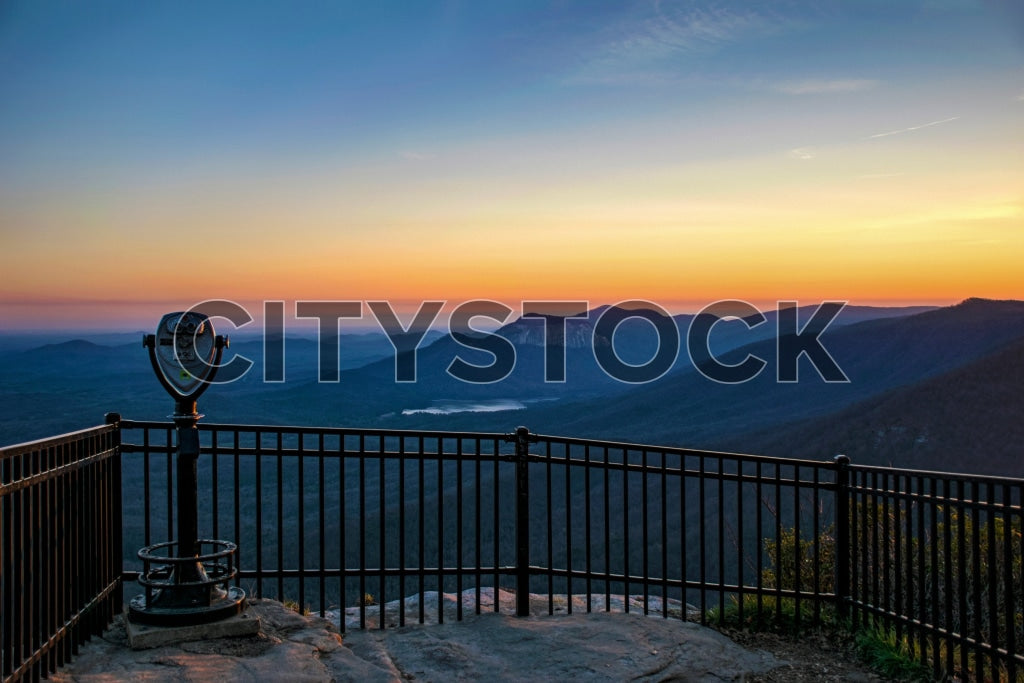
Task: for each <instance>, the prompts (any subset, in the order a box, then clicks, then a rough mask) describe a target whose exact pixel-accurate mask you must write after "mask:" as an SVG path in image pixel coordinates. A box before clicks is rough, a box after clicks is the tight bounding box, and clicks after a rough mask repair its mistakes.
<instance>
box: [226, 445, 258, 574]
mask: <svg viewBox="0 0 1024 683" xmlns="http://www.w3.org/2000/svg"><path fill="white" fill-rule="evenodd" d="M231 442H232V443H233V444H234V453H233V454H232V458H231V477H232V482H233V483H234V486H233V488H234V491H233V492H232V493H233V495H234V505H235V516H234V519H233V523H234V530H235V535H234V539H235V542H236V543H238V546H239V555H238V565H237V566H238V567H239V568H241V567H242V562H243V559H242V555H241V552H242V550H243V546H242V511H241V510H242V483H241V481H239V476H240V475H241V471H240V467H241V462H240V461H239V454H238V449H239V448H240V447H241V444H240V443H239V436H238V430H237V429H234V430H232V431H231ZM256 466H257V467H259V459H258V458H257V462H256ZM257 534H259V531H257ZM246 550H248V551H249V552H252V551H251V550H249V549H246ZM235 585H236V586H241V585H242V572H241V571H239V572H238V576H237V577H236V578H235Z"/></svg>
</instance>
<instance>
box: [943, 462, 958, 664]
mask: <svg viewBox="0 0 1024 683" xmlns="http://www.w3.org/2000/svg"><path fill="white" fill-rule="evenodd" d="M951 486H952V484H951V482H950V480H949V479H948V478H947V479H943V482H942V517H943V523H942V557H943V560H944V561H943V564H944V565H945V566H944V568H943V586H944V590H943V598H944V600H943V602H944V608H945V612H944V614H945V620H944V622H945V625H946V628H947V633H948V634H950V635H951V634H952V631H953V623H954V622H953V565H954V563H955V560H954V559H953V543H952V540H953V516H952V514H951V511H952V503H951V500H950V498H951V497H952V492H951ZM953 654H954V647H953V639H952V638H951V637H947V638H946V672H945V675H946V678H952V677H953V667H954V663H953Z"/></svg>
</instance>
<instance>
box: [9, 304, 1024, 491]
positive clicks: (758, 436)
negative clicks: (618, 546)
mask: <svg viewBox="0 0 1024 683" xmlns="http://www.w3.org/2000/svg"><path fill="white" fill-rule="evenodd" d="M813 311H814V308H813V307H811V308H802V309H799V310H798V311H797V317H798V320H799V321H800V325H803V324H805V323H806V321H807V320H809V319H811V315H812V313H813ZM646 315H648V317H649V318H650V316H656V315H658V314H657V313H654V312H650V313H648V314H646ZM602 316H605V319H604V324H603V325H598V324H597V323H598V320H599V319H600V318H601V317H602ZM778 317H779V314H778V312H777V311H769V312H767V313H766V314H765V316H764V320H765V322H763V323H762V324H760V325H757V326H755V327H749V325H750V324H751V323H752V322H756V321H754V320H741V319H728V318H727V319H723V320H721V321H719V322H717V323H716V324H715V325H714V326H713V327H712V328H711V333H710V335H709V338H708V347H709V350H710V352H711V354H712V356H713V357H714V358H715V359H717V361H718V362H720V363H722V364H736V363H739V362H742V361H743V360H744V359H746V358H748V357H751V356H756V357H757V358H760V359H763V360H764V362H765V365H764V368H763V370H762V371H761V372H760V374H758V375H757V376H756V377H754V378H753V379H751V380H750V381H746V382H742V383H737V384H722V383H719V382H715V381H713V380H711V379H708V377H706V376H705V374H702V372H701V371H700V370H701V369H700V368H698V367H695V365H694V362H693V360H692V359H691V357H690V354H689V353H688V352H687V332H688V330H689V329H690V326H691V324H693V322H694V316H691V315H681V316H675V317H673V318H671V319H670V320H660V319H656V318H650V320H655V321H656V322H658V323H659V326H662V330H663V331H664V330H668V329H669V328H668V327H664V326H663V325H667V324H668V323H671V325H672V327H674V329H675V330H676V331H677V333H678V339H679V345H680V348H679V353H678V354H677V355H676V356H675V361H674V363H673V364H672V365H671V367H669V368H668V370H667V371H666V372H665V373H664V374H663V375H662V376H661V377H660V378H658V379H655V380H653V381H650V382H646V383H641V384H628V383H624V382H621V381H619V380H617V379H615V378H614V377H612V376H610V375H609V373H608V372H606V369H605V368H602V367H601V363H600V362H598V360H596V359H595V353H594V351H593V348H594V347H602V346H604V347H605V348H606V349H607V348H610V347H612V346H614V349H615V352H616V353H617V355H618V357H619V359H620V360H621V362H622V363H623V364H625V365H627V366H628V365H642V364H643V363H645V362H647V361H648V360H650V359H651V358H652V357H653V356H654V354H655V353H656V352H657V349H658V343H659V338H658V335H657V334H656V333H655V329H654V325H653V324H652V323H651V322H650V320H643V319H641V318H639V317H635V312H627V311H622V310H617V309H609V308H607V307H603V308H601V309H595V310H594V311H590V312H589V314H588V316H587V317H586V318H569V319H567V320H564V321H563V320H560V319H557V318H548V319H546V320H545V319H542V318H529V317H524V318H520V319H518V320H516V321H514V322H512V323H510V324H508V325H506V326H504V327H502V328H500V329H499V330H497V332H496V333H494V334H496V335H498V336H500V337H501V338H502V340H500V341H498V342H497V343H499V344H504V345H505V351H508V350H509V349H514V354H515V364H514V367H513V368H512V369H511V372H510V373H509V375H508V376H507V377H505V378H504V379H502V380H500V381H496V382H491V383H486V384H469V383H466V382H463V381H460V380H458V379H456V378H454V377H452V376H451V375H450V374H449V373H448V372H447V369H448V368H449V366H450V365H451V363H452V362H453V361H454V360H455V359H456V358H458V359H461V361H462V362H464V363H469V364H473V365H478V366H483V367H486V366H487V365H489V364H491V363H493V361H494V356H493V355H492V354H491V353H489V352H488V351H485V350H483V349H482V348H470V347H468V346H466V344H470V345H472V346H476V347H482V346H486V345H487V340H486V339H485V337H487V335H483V334H469V335H464V336H461V337H458V336H453V335H449V334H443V333H440V332H431V333H430V335H429V336H428V337H427V338H425V339H424V341H423V342H422V343H421V345H420V347H419V349H418V351H417V353H416V359H415V360H416V381H415V382H396V381H395V377H396V358H395V353H394V350H393V347H392V346H391V343H390V342H389V341H388V339H387V338H386V337H385V336H384V335H383V334H382V333H379V334H359V335H348V336H344V337H342V338H340V339H339V340H338V348H339V357H338V364H337V365H338V368H339V371H338V373H337V379H338V381H337V382H319V381H318V372H319V371H320V369H321V368H320V366H321V364H322V363H321V361H322V358H321V357H320V356H321V352H322V349H321V348H320V347H319V345H318V343H317V340H315V339H309V338H299V337H295V338H293V337H289V338H288V339H287V343H286V346H285V358H286V373H285V381H284V382H282V383H264V382H263V381H262V379H263V376H262V353H263V347H262V343H261V342H260V341H259V340H253V339H250V340H241V341H239V342H236V343H234V344H233V345H232V349H231V351H232V353H235V354H240V355H244V356H246V357H248V358H250V359H252V360H253V361H254V362H255V365H254V367H253V368H252V370H251V371H250V372H249V374H247V375H246V376H245V377H243V378H241V379H240V380H238V381H236V382H232V383H229V384H221V385H216V386H212V387H210V389H209V390H208V391H207V392H206V393H205V394H204V395H203V396H202V398H201V399H200V406H199V407H200V412H204V413H206V415H207V417H206V418H204V420H205V421H208V422H236V423H244V424H255V423H268V424H306V425H338V426H343V425H351V426H368V427H387V428H409V429H420V428H429V429H459V430H475V431H510V430H511V429H512V428H513V427H514V426H515V425H517V424H526V425H528V426H529V427H530V428H531V429H532V430H534V431H538V432H544V433H550V434H564V435H572V436H583V437H594V438H607V439H614V440H621V441H631V442H645V443H657V444H673V445H685V446H688V447H694V448H711V449H724V450H734V451H743V452H755V453H765V454H771V455H785V456H794V457H802V458H811V459H824V458H830V457H832V455H834V454H836V453H839V452H844V453H846V454H848V455H850V456H851V458H853V460H854V461H855V462H862V463H877V464H890V463H891V464H894V465H897V466H901V467H920V468H925V469H954V470H959V471H968V472H986V473H993V474H1004V475H1024V466H1022V464H1021V463H1019V461H1021V460H1022V458H1021V457H1020V456H1021V455H1022V451H1021V448H1020V446H1019V444H1020V443H1021V439H1020V438H1019V437H1020V436H1021V434H1020V429H1021V427H1020V420H1019V415H1020V414H1021V412H1020V408H1021V400H1020V399H1018V398H1017V395H1018V394H1019V387H1020V386H1021V379H1024V302H1021V301H991V300H982V299H968V300H965V301H963V302H961V303H960V304H957V305H955V306H949V307H944V308H937V309H935V308H925V307H914V308H895V309H890V308H872V307H856V306H847V307H845V308H844V309H843V310H842V311H841V312H840V313H839V315H838V316H837V317H836V319H835V320H834V321H832V322H830V323H829V324H828V325H827V326H826V327H825V328H824V329H822V330H819V332H820V336H819V337H818V339H819V341H820V344H821V346H822V347H823V348H825V349H827V351H828V353H829V354H830V355H831V357H832V358H833V359H834V361H835V363H836V365H837V366H838V367H840V368H841V369H842V371H843V373H845V375H846V377H847V378H848V380H849V381H847V382H826V381H824V380H823V379H822V377H821V376H820V375H819V373H818V372H817V371H816V367H815V365H814V364H813V363H812V362H811V358H809V357H808V356H807V355H804V356H802V357H800V358H799V359H798V361H797V367H798V370H799V375H798V381H796V382H779V381H778V379H777V376H776V375H777V370H778V361H777V358H776V355H777V353H778V347H779V343H778V340H777V329H778V327H777V326H778ZM609 322H613V323H615V324H614V325H609V324H608V323H609ZM563 324H564V327H563ZM545 325H546V326H547V328H545ZM546 329H547V334H549V335H550V334H552V331H554V334H553V336H552V337H551V338H552V339H554V340H556V341H558V342H559V343H561V342H562V340H563V339H564V340H565V343H564V357H565V364H564V369H565V373H564V374H565V381H564V382H545V381H544V377H545V368H546V365H545V364H546V363H547V364H548V365H550V364H551V363H552V362H556V364H557V358H554V357H552V356H551V355H547V356H546V354H545V346H544V341H545V334H546V332H545V330H546ZM798 329H799V330H800V332H801V333H803V332H806V330H805V329H804V328H802V327H801V328H798ZM562 330H564V336H562V335H561V331H562ZM610 330H613V333H609V331H610ZM134 336H135V338H136V339H139V338H140V335H134ZM125 339H127V337H126V338H125ZM503 340H508V341H507V342H504V341H503ZM46 341H47V343H44V344H40V345H38V346H31V343H30V340H26V339H24V338H21V339H13V338H12V337H11V336H10V335H0V372H2V373H3V376H4V378H5V379H4V382H3V384H2V386H0V443H2V444H10V443H16V442H20V441H26V440H30V439H35V438H42V437H45V436H49V435H52V434H56V433H60V432H64V431H70V430H73V429H79V428H82V427H86V426H90V425H92V424H97V423H99V422H100V421H102V417H103V414H104V413H105V412H108V411H115V412H120V413H121V414H122V415H123V416H125V417H126V418H133V419H165V418H166V416H167V415H168V414H169V413H170V412H171V409H172V407H173V404H172V402H171V400H170V398H169V397H167V396H166V394H164V393H163V390H162V389H161V388H160V386H159V384H158V383H157V381H156V379H155V378H154V377H153V376H152V370H151V368H150V367H149V360H148V357H147V355H146V352H145V350H144V349H143V348H142V346H141V344H140V343H139V342H138V341H134V342H133V343H128V342H127V341H126V342H124V343H118V341H119V340H118V338H116V337H113V336H110V335H108V336H107V337H104V338H103V339H102V340H100V341H102V342H103V343H97V340H90V339H75V340H67V341H64V342H56V341H54V340H52V339H47V340H46ZM662 341H663V342H664V340H662ZM491 343H492V345H493V344H494V343H495V341H494V340H493V339H492V340H491ZM555 350H556V351H561V349H560V348H559V347H555ZM397 362H402V363H409V362H410V359H409V358H403V359H400V360H398V361H397ZM548 369H549V370H550V368H548ZM453 406H455V407H453ZM458 406H463V407H462V408H459V407H458ZM508 408H518V409H517V410H514V411H510V410H508ZM459 410H463V412H458V411H459ZM483 410H491V411H493V412H479V411H483Z"/></svg>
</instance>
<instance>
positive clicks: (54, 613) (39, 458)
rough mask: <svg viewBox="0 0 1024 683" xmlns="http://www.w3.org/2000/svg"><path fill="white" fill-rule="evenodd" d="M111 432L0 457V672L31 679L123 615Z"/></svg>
mask: <svg viewBox="0 0 1024 683" xmlns="http://www.w3.org/2000/svg"><path fill="white" fill-rule="evenodd" d="M119 444H120V436H119V429H118V427H117V425H116V424H114V425H107V426H103V427H95V428H93V429H87V430H84V431H80V432H75V433H73V434H67V435H64V436H60V437H55V438H52V439H46V440H42V441H35V442H32V443H27V444H22V445H19V446H13V447H10V448H3V449H0V672H2V674H3V676H2V677H3V680H4V681H7V680H21V679H27V680H38V679H39V678H40V677H42V676H45V675H46V674H47V672H52V671H55V670H56V669H57V667H58V666H61V665H62V664H64V663H65V662H67V661H68V660H69V659H70V658H71V656H73V655H75V654H77V653H78V648H79V647H80V646H81V644H82V643H83V642H85V641H87V640H89V639H90V638H91V637H92V636H94V635H99V634H100V633H102V632H103V630H104V629H105V628H106V627H107V626H108V625H109V624H110V623H111V621H112V620H113V617H114V615H115V614H117V613H118V612H120V611H121V605H122V602H123V601H122V593H121V576H122V572H123V562H122V556H123V552H122V548H121V456H120V451H119Z"/></svg>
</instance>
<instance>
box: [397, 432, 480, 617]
mask: <svg viewBox="0 0 1024 683" xmlns="http://www.w3.org/2000/svg"><path fill="white" fill-rule="evenodd" d="M405 483H406V482H405V437H402V436H400V437H398V570H399V571H398V599H399V601H403V599H404V598H405V573H406V571H407V567H406V561H405ZM478 566H479V564H478ZM398 625H399V626H405V603H404V602H400V604H399V608H398Z"/></svg>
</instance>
